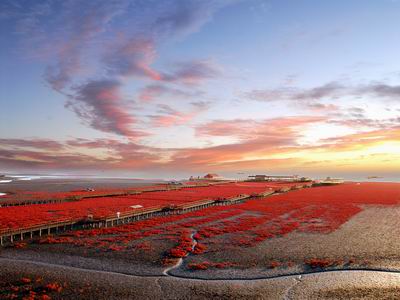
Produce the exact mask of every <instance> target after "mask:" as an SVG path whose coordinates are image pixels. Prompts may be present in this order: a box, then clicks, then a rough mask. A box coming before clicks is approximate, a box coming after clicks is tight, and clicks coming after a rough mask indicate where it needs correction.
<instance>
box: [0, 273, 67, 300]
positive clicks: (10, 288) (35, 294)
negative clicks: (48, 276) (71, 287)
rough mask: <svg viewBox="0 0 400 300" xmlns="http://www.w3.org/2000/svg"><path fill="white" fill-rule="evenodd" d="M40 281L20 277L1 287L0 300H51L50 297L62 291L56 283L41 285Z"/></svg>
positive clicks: (60, 286)
mask: <svg viewBox="0 0 400 300" xmlns="http://www.w3.org/2000/svg"><path fill="white" fill-rule="evenodd" d="M42 281H43V280H42V278H40V277H38V278H36V279H31V278H29V277H22V278H21V279H20V280H18V281H16V282H10V283H7V284H6V285H1V286H0V299H24V300H28V299H29V300H36V299H39V300H49V299H51V298H52V297H51V295H54V296H56V295H57V294H59V293H60V292H61V291H62V289H63V287H62V285H61V284H59V283H57V282H50V283H47V284H42ZM57 298H59V295H57Z"/></svg>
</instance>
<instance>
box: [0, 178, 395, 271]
mask: <svg viewBox="0 0 400 300" xmlns="http://www.w3.org/2000/svg"><path fill="white" fill-rule="evenodd" d="M267 187H268V185H267V184H265V183H261V184H258V183H237V184H224V185H221V186H213V187H201V188H188V189H183V190H180V191H171V192H151V193H146V194H142V195H135V196H133V195H132V196H129V197H128V196H127V197H116V198H117V200H115V199H114V200H115V201H114V200H110V199H107V198H102V200H101V201H99V200H96V201H98V202H97V203H98V204H97V205H98V206H96V205H94V202H91V201H92V200H89V199H88V200H82V201H80V202H84V203H86V202H87V203H88V205H89V204H90V205H94V208H93V207H92V208H91V209H93V210H95V211H100V210H101V209H103V208H104V207H106V208H107V209H110V208H111V207H118V209H121V207H120V206H119V205H127V203H129V204H131V203H132V202H128V199H130V200H129V201H133V200H134V201H139V199H140V201H143V202H142V203H143V204H144V203H148V204H149V205H150V206H151V205H153V204H154V203H182V202H184V201H193V200H198V199H204V198H206V197H228V196H229V195H237V194H239V193H250V192H252V191H255V192H261V191H265V189H266V188H267ZM103 201H105V202H104V204H103ZM399 201H400V184H394V183H362V184H360V185H357V184H352V183H349V184H343V185H338V186H331V187H316V188H310V189H302V190H297V191H291V192H288V193H285V194H280V195H276V196H273V197H266V198H258V199H254V200H250V201H247V202H245V203H242V204H237V205H231V206H215V207H210V208H207V209H203V210H199V211H194V212H190V213H186V214H182V215H170V216H166V217H155V218H152V219H148V220H142V221H137V222H134V223H130V224H125V225H121V226H117V227H109V228H98V229H92V230H79V231H73V232H69V233H67V234H64V235H63V236H58V237H52V236H50V237H47V238H44V239H42V240H41V241H40V243H44V244H59V243H61V244H72V245H75V246H80V247H86V248H92V249H96V251H105V252H106V251H126V250H128V249H144V250H145V249H148V250H149V249H153V248H155V247H154V246H153V245H152V238H153V239H154V238H156V239H158V240H164V241H168V245H171V244H172V245H173V246H172V247H170V248H167V249H163V250H162V251H163V252H164V256H165V259H164V260H163V262H164V263H166V264H169V263H171V262H172V261H176V258H182V257H185V256H187V255H188V254H197V255H201V254H203V253H204V252H205V251H207V252H212V251H227V248H229V247H230V248H232V247H253V246H255V245H257V244H258V243H260V242H263V241H265V240H267V239H270V238H274V237H281V236H286V235H288V234H290V233H292V232H296V231H297V232H308V233H329V232H332V231H334V230H336V229H337V228H339V227H340V226H341V225H342V224H344V223H345V222H346V221H348V220H349V219H350V218H351V217H353V216H354V215H356V214H357V213H358V212H360V211H361V210H362V207H363V206H365V205H398V204H399ZM99 203H100V204H99ZM136 203H137V202H136ZM65 204H67V203H65ZM111 204H112V205H111ZM85 205H86V204H85ZM108 205H111V206H108ZM114 205H115V206H114ZM144 205H146V204H144ZM39 206H40V205H36V206H34V207H39ZM34 207H33V206H32V207H28V208H29V209H32V208H34ZM44 207H46V210H47V211H48V210H49V208H50V207H53V205H44ZM19 208H21V209H24V207H18V209H19ZM7 209H8V208H0V227H1V226H6V225H5V224H8V223H7V222H10V219H7V218H6V221H3V214H4V212H5V211H7ZM60 209H61V208H60ZM71 209H72V207H71ZM13 212H16V210H13ZM77 212H79V213H80V210H79V209H78V210H77ZM67 213H68V211H67ZM53 214H54V212H53ZM60 214H61V213H60V212H58V211H57V213H56V215H58V217H59V216H60ZM22 215H23V214H22ZM33 216H35V214H33ZM18 218H19V216H18ZM18 218H17V219H18ZM28 219H29V218H28ZM7 220H8V221H7ZM13 222H14V220H13ZM15 222H16V221H15ZM16 224H17V222H16ZM7 226H8V225H7ZM192 232H196V234H195V235H194V236H193V238H192V237H191V233H192ZM194 240H197V241H199V243H198V244H197V245H195V246H194V248H192V247H193V245H194ZM218 243H220V244H218ZM162 259H163V258H162V257H161V258H160V261H161V260H162ZM326 263H327V262H326ZM306 264H307V265H309V266H310V268H325V267H330V265H329V264H328V265H326V264H324V262H318V261H313V260H310V261H307V262H306ZM203 267H204V266H203ZM214 267H216V266H214ZM269 267H271V268H276V267H277V266H274V265H273V264H272V263H271V266H269ZM207 268H210V264H208V265H207Z"/></svg>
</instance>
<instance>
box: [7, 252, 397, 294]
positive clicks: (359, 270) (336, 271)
mask: <svg viewBox="0 0 400 300" xmlns="http://www.w3.org/2000/svg"><path fill="white" fill-rule="evenodd" d="M1 261H8V262H14V263H29V264H34V265H39V266H48V267H58V268H64V269H69V270H79V271H83V272H92V273H100V274H109V275H119V276H125V277H132V278H137V277H143V278H146V277H148V278H162V277H173V278H179V279H184V280H195V281H249V282H251V281H260V280H273V279H280V278H293V277H296V278H295V280H296V281H297V283H298V282H301V279H302V278H303V277H306V276H309V275H315V274H323V273H349V272H371V273H374V272H375V273H388V274H399V275H400V270H388V269H379V268H376V269H373V268H357V269H340V270H339V269H337V270H321V271H314V272H304V273H288V274H284V275H275V276H259V277H254V278H246V277H238V278H219V279H214V278H209V279H205V278H200V277H184V276H178V275H172V274H170V273H169V272H167V274H163V275H132V274H129V273H122V272H113V271H102V270H95V269H85V268H80V267H72V266H66V265H61V264H53V263H46V262H39V261H33V260H25V259H15V258H4V257H0V262H1ZM174 266H176V265H174ZM175 268H176V267H175ZM175 268H174V269H175ZM297 283H295V284H294V285H296V284H297ZM294 285H293V286H292V287H291V288H293V287H294ZM289 292H290V291H289Z"/></svg>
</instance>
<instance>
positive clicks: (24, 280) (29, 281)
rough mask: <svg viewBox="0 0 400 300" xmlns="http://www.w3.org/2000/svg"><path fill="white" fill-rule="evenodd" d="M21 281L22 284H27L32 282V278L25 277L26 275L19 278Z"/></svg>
mask: <svg viewBox="0 0 400 300" xmlns="http://www.w3.org/2000/svg"><path fill="white" fill-rule="evenodd" d="M21 282H22V283H24V284H28V283H31V282H32V279H30V278H27V277H23V278H21Z"/></svg>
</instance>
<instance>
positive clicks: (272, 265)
mask: <svg viewBox="0 0 400 300" xmlns="http://www.w3.org/2000/svg"><path fill="white" fill-rule="evenodd" d="M281 265H282V263H280V262H279V261H271V262H270V263H269V266H268V267H269V268H270V269H275V268H278V267H280V266H281Z"/></svg>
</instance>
